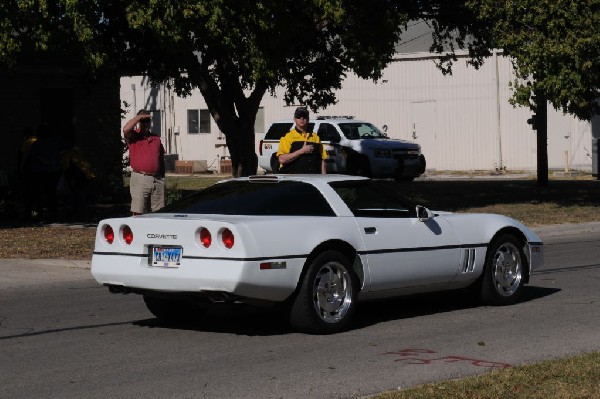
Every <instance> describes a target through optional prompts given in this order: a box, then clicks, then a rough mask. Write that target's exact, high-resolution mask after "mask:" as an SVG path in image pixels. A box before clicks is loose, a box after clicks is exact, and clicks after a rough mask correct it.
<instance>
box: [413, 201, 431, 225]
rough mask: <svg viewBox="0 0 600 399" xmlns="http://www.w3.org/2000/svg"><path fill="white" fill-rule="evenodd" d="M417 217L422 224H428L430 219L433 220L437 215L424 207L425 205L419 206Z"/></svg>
mask: <svg viewBox="0 0 600 399" xmlns="http://www.w3.org/2000/svg"><path fill="white" fill-rule="evenodd" d="M416 210H417V217H418V218H419V220H420V221H421V222H426V221H428V220H429V219H431V218H433V217H434V216H435V215H434V214H433V212H431V211H430V210H429V209H427V208H426V207H424V206H423V205H417V208H416Z"/></svg>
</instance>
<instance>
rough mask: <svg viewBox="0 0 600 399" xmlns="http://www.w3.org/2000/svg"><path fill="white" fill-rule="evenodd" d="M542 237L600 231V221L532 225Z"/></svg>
mask: <svg viewBox="0 0 600 399" xmlns="http://www.w3.org/2000/svg"><path fill="white" fill-rule="evenodd" d="M531 230H533V231H535V232H536V233H537V234H538V235H539V236H540V237H541V238H544V237H556V236H568V235H573V234H576V235H577V234H583V233H600V222H587V223H565V224H550V225H544V226H536V227H531Z"/></svg>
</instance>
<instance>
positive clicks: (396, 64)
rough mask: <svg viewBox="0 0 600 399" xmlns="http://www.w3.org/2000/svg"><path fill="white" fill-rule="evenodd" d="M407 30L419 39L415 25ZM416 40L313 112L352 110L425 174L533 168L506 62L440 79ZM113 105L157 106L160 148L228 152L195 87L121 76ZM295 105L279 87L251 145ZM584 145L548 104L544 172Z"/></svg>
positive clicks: (573, 125)
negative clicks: (188, 90)
mask: <svg viewBox="0 0 600 399" xmlns="http://www.w3.org/2000/svg"><path fill="white" fill-rule="evenodd" d="M413 35H414V37H415V38H417V39H419V40H421V38H423V37H425V36H426V35H422V34H420V33H419V32H418V30H417V32H416V33H414V32H413ZM419 40H416V39H414V38H408V39H406V40H405V42H404V43H400V44H399V46H398V53H397V56H396V57H395V59H394V61H393V62H392V63H391V64H390V65H389V66H388V68H387V69H386V70H385V72H384V76H383V78H382V79H381V80H380V81H379V82H377V83H374V82H372V81H365V80H362V79H359V78H357V77H356V76H348V77H347V79H346V80H345V81H344V83H343V88H342V89H341V90H340V91H339V92H338V103H337V104H335V105H332V106H330V107H328V108H327V109H326V110H325V111H321V112H319V115H354V116H356V117H357V118H359V119H363V120H367V121H369V122H372V123H373V124H374V125H376V126H378V127H383V126H384V125H385V126H387V134H388V135H389V136H390V137H392V138H400V139H407V140H411V141H415V142H418V143H419V144H421V146H422V149H423V153H424V154H425V156H426V158H427V169H429V170H462V171H466V170H490V171H491V170H500V169H506V170H535V169H536V162H537V161H536V159H537V158H536V152H537V146H536V134H535V132H534V131H533V130H532V129H531V126H530V125H528V124H527V119H528V118H529V117H530V116H531V112H530V110H529V109H528V108H523V107H521V108H514V107H513V106H512V105H511V104H509V98H510V96H511V91H510V87H509V82H511V81H512V80H513V78H514V74H513V70H512V66H511V63H510V60H509V59H508V58H506V57H504V56H502V54H501V53H495V54H494V56H493V57H491V58H490V59H488V60H486V62H485V64H484V65H483V66H482V67H481V68H480V69H479V70H476V69H474V68H473V67H468V66H467V65H466V58H465V57H466V54H462V55H461V54H459V56H460V57H462V58H460V59H459V61H458V62H456V63H455V64H454V67H453V74H452V75H450V76H444V75H443V74H442V73H441V72H440V70H439V69H437V68H436V66H435V63H434V61H433V58H432V55H431V54H430V53H428V52H422V51H418V50H419V49H422V48H428V44H427V41H425V42H424V43H419ZM121 101H122V102H123V104H124V108H125V109H126V110H127V114H126V116H125V119H124V120H123V121H122V125H124V124H125V122H126V121H127V120H128V119H129V118H131V117H132V116H133V115H135V113H136V112H137V110H139V109H142V108H146V109H151V110H154V111H155V118H154V126H155V128H156V127H159V126H160V133H161V135H162V137H163V142H164V144H165V148H166V150H167V153H170V154H178V159H179V160H189V161H203V162H202V164H204V162H206V165H207V166H208V169H211V170H217V171H218V170H219V165H220V160H221V159H222V158H223V157H227V155H228V153H227V149H226V147H225V146H224V142H225V140H224V138H223V134H222V133H221V132H220V131H219V130H218V128H217V125H216V124H215V122H214V121H213V120H212V119H211V118H210V114H209V112H208V110H207V107H206V104H205V102H204V99H203V98H202V96H201V94H200V92H199V91H198V90H196V91H195V92H194V93H193V94H192V95H191V96H189V97H187V98H180V97H177V96H176V95H175V94H174V93H173V92H171V91H169V90H168V89H166V88H164V87H159V88H152V87H151V85H150V84H149V82H148V81H147V79H146V78H144V77H141V76H137V77H123V78H122V79H121ZM298 105H299V104H294V105H291V106H286V105H285V103H284V101H283V91H282V90H279V91H278V94H277V95H276V96H275V97H265V98H264V99H263V101H262V104H261V109H260V111H259V114H258V115H257V120H256V125H255V126H256V141H257V148H258V142H259V140H260V139H261V137H262V134H264V132H265V128H266V127H268V124H269V122H271V121H274V120H278V119H286V118H291V117H292V114H293V110H294V109H295V107H296V106H298ZM311 116H312V117H314V116H316V115H311ZM591 145H592V123H590V122H583V121H579V120H578V119H576V118H574V117H571V116H567V115H563V114H562V113H560V112H557V111H555V110H554V109H552V107H551V106H549V109H548V166H549V168H550V169H559V170H565V169H568V170H586V171H590V170H591V169H592V148H591Z"/></svg>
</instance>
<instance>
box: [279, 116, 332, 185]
mask: <svg viewBox="0 0 600 399" xmlns="http://www.w3.org/2000/svg"><path fill="white" fill-rule="evenodd" d="M308 122H309V114H308V109H306V107H298V108H296V111H295V112H294V127H293V128H292V130H290V131H289V132H288V133H287V134H286V135H285V136H283V137H282V138H281V139H280V140H279V149H278V150H277V154H276V155H277V158H278V159H279V164H280V168H279V172H280V173H322V174H326V173H327V168H326V165H325V159H326V158H327V152H326V151H325V149H324V148H323V146H322V145H321V139H319V136H317V134H316V133H312V132H309V131H308Z"/></svg>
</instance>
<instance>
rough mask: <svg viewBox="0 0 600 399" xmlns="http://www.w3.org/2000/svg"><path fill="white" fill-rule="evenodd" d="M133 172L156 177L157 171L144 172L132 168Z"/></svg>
mask: <svg viewBox="0 0 600 399" xmlns="http://www.w3.org/2000/svg"><path fill="white" fill-rule="evenodd" d="M134 172H135V173H139V174H140V175H144V176H152V177H157V176H158V173H146V172H140V171H139V170H134Z"/></svg>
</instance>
